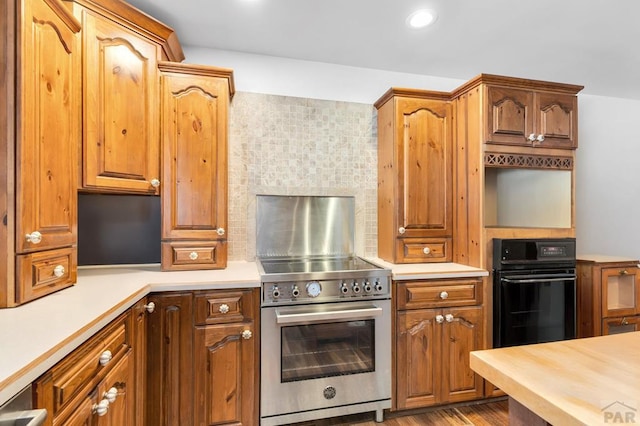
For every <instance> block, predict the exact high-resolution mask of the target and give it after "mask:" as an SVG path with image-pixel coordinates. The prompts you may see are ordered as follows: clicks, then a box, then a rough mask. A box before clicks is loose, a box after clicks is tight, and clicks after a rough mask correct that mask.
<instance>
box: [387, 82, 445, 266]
mask: <svg viewBox="0 0 640 426" xmlns="http://www.w3.org/2000/svg"><path fill="white" fill-rule="evenodd" d="M449 97H450V95H449V94H448V93H442V92H431V91H424V90H414V89H396V88H392V89H390V90H389V91H388V92H387V93H385V94H384V95H383V96H382V97H381V98H380V99H379V100H378V101H377V102H376V103H375V107H376V108H377V109H378V256H379V257H380V258H382V259H384V260H387V261H389V262H392V263H418V262H450V261H451V257H452V246H451V237H452V215H453V214H452V211H451V205H452V200H451V197H452V191H451V179H452V171H451V170H452V159H451V150H452V144H453V133H452V132H453V115H452V108H451V103H450V102H449Z"/></svg>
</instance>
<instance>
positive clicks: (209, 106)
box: [159, 62, 233, 270]
mask: <svg viewBox="0 0 640 426" xmlns="http://www.w3.org/2000/svg"><path fill="white" fill-rule="evenodd" d="M159 68H160V87H161V90H162V102H161V106H162V108H161V109H162V114H161V123H162V135H161V136H162V137H161V139H162V158H163V164H162V176H163V180H164V182H163V184H162V191H161V192H162V268H163V269H165V270H186V269H216V268H224V267H226V265H227V245H226V242H227V157H228V155H227V150H228V148H227V145H228V143H227V133H228V130H227V128H228V109H229V100H230V97H231V94H232V93H233V83H232V81H233V80H232V71H231V70H228V69H222V68H215V67H207V66H198V65H186V64H176V63H169V62H161V63H160V64H159Z"/></svg>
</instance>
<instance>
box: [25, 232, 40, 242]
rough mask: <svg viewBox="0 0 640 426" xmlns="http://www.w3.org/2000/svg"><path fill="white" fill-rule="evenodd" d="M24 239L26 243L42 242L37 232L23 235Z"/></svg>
mask: <svg viewBox="0 0 640 426" xmlns="http://www.w3.org/2000/svg"><path fill="white" fill-rule="evenodd" d="M25 238H26V239H27V242H28V243H31V244H39V243H40V241H42V234H41V233H39V232H38V231H33V232H32V233H30V234H27V235H25Z"/></svg>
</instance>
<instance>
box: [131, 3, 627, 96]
mask: <svg viewBox="0 0 640 426" xmlns="http://www.w3.org/2000/svg"><path fill="white" fill-rule="evenodd" d="M127 1H128V2H129V3H131V4H133V5H134V6H136V7H138V8H139V9H141V10H142V11H144V12H146V13H148V14H149V15H151V16H154V17H155V18H157V19H159V20H160V21H162V22H164V23H165V24H167V25H169V26H171V27H173V28H174V29H175V31H176V33H177V35H178V38H179V40H180V42H181V44H182V45H183V46H199V47H210V48H214V49H221V50H232V51H239V52H245V53H254V54H261V55H270V56H279V57H285V58H293V59H303V60H309V61H318V62H327V63H334V64H341V65H350V66H355V67H364V68H374V69H381V70H388V71H398V72H405V73H412V74H423V75H430V76H438V77H448V78H455V79H462V80H467V79H469V78H471V77H473V76H475V75H477V74H480V73H489V74H501V75H508V76H513V77H523V78H532V79H539V80H549V81H556V82H561V83H572V84H581V85H584V86H585V89H584V91H583V93H588V94H594V95H603V96H614V97H622V98H633V99H640V25H639V24H638V22H637V20H638V19H639V18H640V1H638V0H127ZM423 7H426V8H430V9H434V10H436V11H437V12H438V20H437V21H436V23H435V24H434V25H433V26H432V27H429V28H426V29H422V30H412V29H409V28H407V27H406V25H405V20H406V18H407V16H408V15H409V14H410V13H411V12H413V11H414V10H415V9H418V8H423ZM187 59H188V58H187Z"/></svg>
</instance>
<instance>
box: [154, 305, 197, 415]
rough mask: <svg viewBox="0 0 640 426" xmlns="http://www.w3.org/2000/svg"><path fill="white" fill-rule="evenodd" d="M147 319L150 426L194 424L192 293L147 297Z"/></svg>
mask: <svg viewBox="0 0 640 426" xmlns="http://www.w3.org/2000/svg"><path fill="white" fill-rule="evenodd" d="M148 300H149V302H153V303H155V311H154V312H153V313H152V314H150V315H149V317H148V318H147V321H148V322H147V324H148V327H149V328H148V334H147V339H148V340H147V365H148V366H149V368H147V407H146V416H147V424H149V425H191V424H193V390H192V389H193V374H194V372H193V343H192V342H193V309H192V295H191V293H180V294H168V295H162V296H161V295H150V296H149V298H148Z"/></svg>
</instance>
